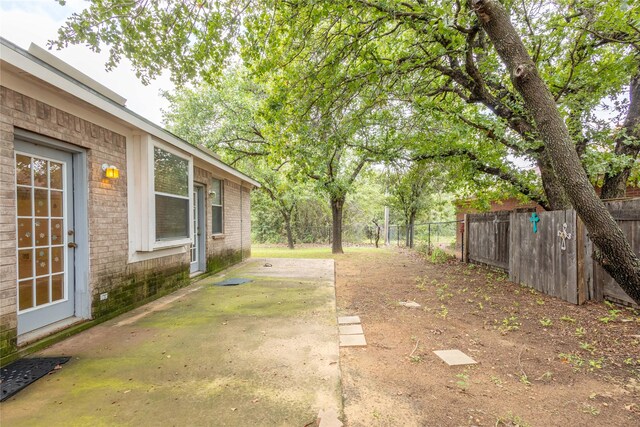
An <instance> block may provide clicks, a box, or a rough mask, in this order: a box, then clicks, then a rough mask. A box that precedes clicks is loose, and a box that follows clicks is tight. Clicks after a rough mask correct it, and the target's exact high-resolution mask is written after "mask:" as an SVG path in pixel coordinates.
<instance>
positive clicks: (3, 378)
mask: <svg viewBox="0 0 640 427" xmlns="http://www.w3.org/2000/svg"><path fill="white" fill-rule="evenodd" d="M69 359H71V358H70V357H33V358H25V359H20V360H16V361H15V362H13V363H10V364H9V365H7V366H5V367H4V368H2V371H0V393H1V395H0V402H3V401H5V400H7V399H8V398H10V397H11V396H13V395H14V394H16V393H17V392H19V391H20V390H22V389H23V388H25V387H26V386H28V385H29V384H31V383H32V382H35V381H36V380H38V379H40V378H42V377H44V376H45V375H47V374H48V373H49V372H51V371H53V370H54V369H56V368H57V369H60V365H62V364H63V363H67V362H68V361H69Z"/></svg>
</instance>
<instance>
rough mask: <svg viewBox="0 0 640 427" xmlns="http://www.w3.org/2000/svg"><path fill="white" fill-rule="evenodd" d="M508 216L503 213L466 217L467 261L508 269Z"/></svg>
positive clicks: (506, 212) (506, 213)
mask: <svg viewBox="0 0 640 427" xmlns="http://www.w3.org/2000/svg"><path fill="white" fill-rule="evenodd" d="M509 215H510V213H509V212H508V211H505V212H492V213H484V214H474V215H467V216H466V218H465V230H466V235H467V243H466V244H465V248H466V251H467V254H468V258H467V259H468V260H469V261H472V262H477V263H482V264H487V265H491V266H494V267H498V268H502V269H504V270H507V269H508V268H509V244H510V242H509Z"/></svg>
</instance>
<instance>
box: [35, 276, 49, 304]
mask: <svg viewBox="0 0 640 427" xmlns="http://www.w3.org/2000/svg"><path fill="white" fill-rule="evenodd" d="M49 301H50V300H49V276H47V277H41V278H39V279H36V305H42V304H48V303H49Z"/></svg>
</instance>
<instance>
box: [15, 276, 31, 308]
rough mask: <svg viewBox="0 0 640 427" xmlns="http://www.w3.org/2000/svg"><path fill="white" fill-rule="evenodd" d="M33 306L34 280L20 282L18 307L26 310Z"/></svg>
mask: <svg viewBox="0 0 640 427" xmlns="http://www.w3.org/2000/svg"><path fill="white" fill-rule="evenodd" d="M31 307H33V280H25V281H23V282H18V308H19V309H20V310H26V309H28V308H31Z"/></svg>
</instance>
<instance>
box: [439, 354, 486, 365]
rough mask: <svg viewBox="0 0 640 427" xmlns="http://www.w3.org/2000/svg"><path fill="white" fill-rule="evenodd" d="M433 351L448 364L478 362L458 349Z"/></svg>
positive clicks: (473, 363) (472, 363)
mask: <svg viewBox="0 0 640 427" xmlns="http://www.w3.org/2000/svg"><path fill="white" fill-rule="evenodd" d="M434 353H435V354H436V356H438V357H439V358H440V359H442V360H444V362H445V363H446V364H447V365H449V366H457V365H475V364H476V363H478V362H476V361H475V360H473V359H472V358H470V357H469V356H467V355H466V354H464V353H463V352H461V351H460V350H436V351H434Z"/></svg>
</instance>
